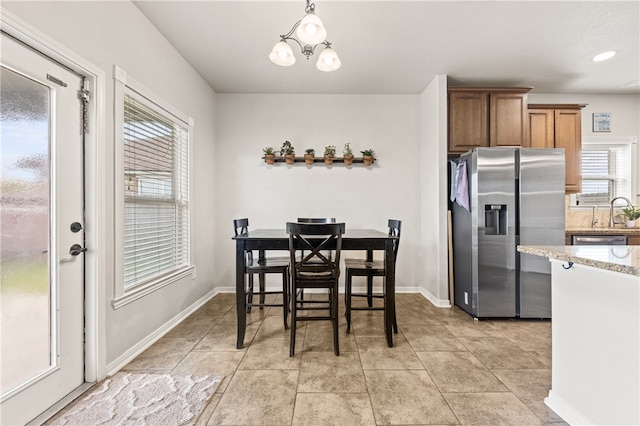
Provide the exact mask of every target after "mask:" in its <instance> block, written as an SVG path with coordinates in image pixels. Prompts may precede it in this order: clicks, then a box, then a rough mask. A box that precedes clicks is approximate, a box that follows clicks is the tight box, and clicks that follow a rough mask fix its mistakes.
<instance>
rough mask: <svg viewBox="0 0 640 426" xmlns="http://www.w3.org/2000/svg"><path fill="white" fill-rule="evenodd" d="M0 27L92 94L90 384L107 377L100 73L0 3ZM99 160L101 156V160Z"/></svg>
mask: <svg viewBox="0 0 640 426" xmlns="http://www.w3.org/2000/svg"><path fill="white" fill-rule="evenodd" d="M0 28H1V29H2V31H4V32H5V33H7V34H9V35H11V36H12V37H14V38H16V39H17V40H20V41H21V42H23V43H25V44H27V45H29V46H31V47H32V48H34V49H36V50H38V51H40V52H41V53H43V54H45V55H46V56H49V57H50V58H52V59H54V60H55V61H57V62H59V63H61V64H62V65H64V66H66V67H68V68H70V69H72V70H73V71H75V72H77V73H79V74H81V75H83V76H84V77H85V82H86V84H85V88H86V89H88V90H89V92H90V93H91V95H90V98H89V105H88V123H87V127H88V133H86V134H85V157H84V170H85V174H84V180H85V185H84V188H85V194H84V199H85V206H84V209H85V220H84V223H85V241H86V247H88V248H89V251H87V252H86V253H85V280H84V292H85V301H84V329H85V342H84V351H85V353H84V381H85V383H94V382H97V381H99V380H101V379H103V378H104V377H105V376H106V315H105V300H106V299H105V298H106V287H107V286H106V284H105V283H106V282H107V281H106V278H107V268H106V259H107V256H106V253H105V251H106V250H104V249H103V248H105V247H107V244H106V238H107V230H106V224H107V206H108V205H107V203H106V202H105V200H106V197H105V195H106V190H105V188H106V185H105V184H106V162H105V161H104V159H105V158H107V149H106V143H105V78H106V77H105V72H104V71H103V70H102V69H100V68H99V67H98V66H96V65H94V64H92V63H90V62H88V61H86V60H85V59H84V58H81V57H80V56H78V55H77V54H76V53H74V52H73V51H72V50H70V49H68V48H67V47H65V46H63V45H61V44H60V43H58V42H56V41H55V40H54V39H52V38H51V37H49V36H47V35H46V34H44V33H42V32H41V31H39V30H38V29H36V28H34V27H33V26H31V25H30V24H28V23H26V22H25V21H23V20H21V19H20V18H18V17H16V16H15V15H13V14H12V13H10V12H8V11H6V10H4V9H3V8H1V7H0ZM100 159H103V160H102V161H100Z"/></svg>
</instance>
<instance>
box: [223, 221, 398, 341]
mask: <svg viewBox="0 0 640 426" xmlns="http://www.w3.org/2000/svg"><path fill="white" fill-rule="evenodd" d="M232 239H233V240H235V242H236V314H237V323H238V339H237V344H236V347H237V348H238V349H242V347H243V345H244V336H245V331H246V328H247V309H246V306H247V305H246V304H247V300H246V291H245V268H244V266H245V265H244V262H245V258H246V256H245V253H246V251H248V250H257V251H258V255H259V257H260V258H264V256H265V252H266V251H272V250H279V251H288V250H289V234H287V232H286V230H285V229H284V228H282V229H254V230H251V231H249V232H248V233H246V234H242V235H238V236H235V237H233V238H232ZM397 239H398V237H397V236H395V235H389V233H388V232H383V231H379V230H376V229H350V228H348V227H347V228H346V230H345V233H344V234H343V235H342V250H343V251H345V250H349V251H366V256H367V257H366V258H367V260H373V253H374V251H382V252H384V265H385V272H386V274H385V276H384V286H385V291H384V304H385V307H387V308H388V309H385V310H384V330H385V335H386V338H387V344H388V345H389V347H393V318H394V315H395V312H393V311H394V307H395V276H396V274H395V259H394V253H393V247H394V243H395V240H397ZM327 248H331V247H327ZM262 279H264V277H263V278H262Z"/></svg>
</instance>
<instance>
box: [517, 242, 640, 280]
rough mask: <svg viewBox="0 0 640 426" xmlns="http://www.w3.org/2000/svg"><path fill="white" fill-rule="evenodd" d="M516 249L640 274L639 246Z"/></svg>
mask: <svg viewBox="0 0 640 426" xmlns="http://www.w3.org/2000/svg"><path fill="white" fill-rule="evenodd" d="M517 249H518V251H519V252H521V253H527V254H531V255H534V256H542V257H547V258H549V259H558V260H564V261H567V262H573V263H578V264H581V265H587V266H592V267H595V268H600V269H606V270H609V271H614V272H620V273H623V274H628V275H637V276H640V246H520V245H519V246H518V248H517Z"/></svg>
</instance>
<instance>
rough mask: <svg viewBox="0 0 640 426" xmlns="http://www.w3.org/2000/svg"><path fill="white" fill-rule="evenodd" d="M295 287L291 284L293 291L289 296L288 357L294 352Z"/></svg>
mask: <svg viewBox="0 0 640 426" xmlns="http://www.w3.org/2000/svg"><path fill="white" fill-rule="evenodd" d="M295 291H296V288H295V286H293V292H292V297H291V330H289V333H291V335H290V336H289V357H293V356H294V355H295V352H296V315H297V312H296V310H297V304H296V293H295Z"/></svg>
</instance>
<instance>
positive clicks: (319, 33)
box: [296, 12, 327, 45]
mask: <svg viewBox="0 0 640 426" xmlns="http://www.w3.org/2000/svg"><path fill="white" fill-rule="evenodd" d="M296 34H297V35H298V38H299V39H300V41H301V42H303V43H307V44H311V45H314V44H318V43H322V42H323V41H324V40H325V39H326V38H327V30H326V28H325V27H324V25H322V21H321V20H320V18H318V17H317V16H316V14H315V13H313V12H311V13H307V15H306V16H305V17H304V18H302V21H300V25H298V29H297V30H296Z"/></svg>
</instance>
